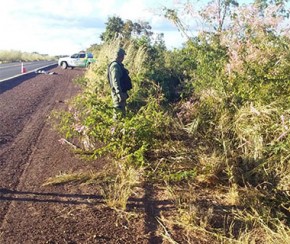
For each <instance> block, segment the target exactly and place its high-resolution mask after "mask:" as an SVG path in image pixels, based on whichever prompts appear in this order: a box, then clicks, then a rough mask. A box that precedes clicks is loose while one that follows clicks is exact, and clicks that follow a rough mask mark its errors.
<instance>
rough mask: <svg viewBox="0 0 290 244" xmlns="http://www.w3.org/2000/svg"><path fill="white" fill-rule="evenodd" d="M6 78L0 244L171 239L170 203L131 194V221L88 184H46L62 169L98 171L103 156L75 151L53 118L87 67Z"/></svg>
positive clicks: (2, 87) (0, 126)
mask: <svg viewBox="0 0 290 244" xmlns="http://www.w3.org/2000/svg"><path fill="white" fill-rule="evenodd" d="M51 71H53V72H55V74H54V75H46V74H37V75H35V76H34V77H31V78H30V79H27V78H26V79H23V78H17V79H14V80H12V81H10V83H8V84H7V83H2V84H1V83H0V243H3V244H4V243H5V244H9V243H13V244H15V243H50V244H52V243H71V244H72V243H165V242H164V241H163V240H162V238H161V237H160V236H159V235H158V234H157V232H158V223H157V222H156V219H155V217H156V216H158V214H159V212H160V211H161V210H162V209H165V208H167V207H170V203H169V202H166V201H164V202H162V201H153V200H151V198H153V193H152V192H151V191H150V187H149V186H147V187H146V190H144V197H140V198H137V197H136V198H135V199H133V198H132V199H130V201H129V204H130V206H132V207H134V213H135V215H136V216H137V217H135V218H132V219H130V221H126V218H121V217H120V215H119V214H118V213H117V212H116V211H114V210H111V209H109V208H108V207H106V206H105V204H104V203H103V200H102V197H101V196H100V195H99V194H98V192H97V191H96V188H94V187H93V186H88V185H74V184H68V185H62V186H43V183H44V182H45V180H46V179H48V178H49V177H53V176H55V175H58V174H60V173H61V172H79V171H81V170H85V169H87V168H90V169H93V170H97V169H98V168H100V167H102V164H103V162H102V160H99V161H95V162H92V163H89V164H88V163H85V162H83V161H82V160H81V159H79V158H77V157H76V156H75V155H74V154H73V152H72V151H71V150H70V148H69V146H68V145H62V144H60V143H59V142H58V140H59V139H60V138H61V137H60V135H59V134H58V133H56V132H55V131H54V130H53V129H52V128H51V125H50V123H49V122H48V120H47V118H48V117H49V115H50V113H51V111H52V110H53V109H59V108H66V103H65V101H66V100H67V99H69V98H71V97H72V96H74V95H76V94H77V93H78V92H79V90H80V89H79V88H78V87H77V85H75V84H74V83H73V82H72V79H73V78H75V77H77V76H78V75H82V74H83V72H84V70H82V69H74V70H62V69H60V68H59V67H57V68H54V69H52V70H51Z"/></svg>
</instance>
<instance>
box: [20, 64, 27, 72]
mask: <svg viewBox="0 0 290 244" xmlns="http://www.w3.org/2000/svg"><path fill="white" fill-rule="evenodd" d="M21 73H22V74H24V73H26V69H25V68H24V66H23V63H21Z"/></svg>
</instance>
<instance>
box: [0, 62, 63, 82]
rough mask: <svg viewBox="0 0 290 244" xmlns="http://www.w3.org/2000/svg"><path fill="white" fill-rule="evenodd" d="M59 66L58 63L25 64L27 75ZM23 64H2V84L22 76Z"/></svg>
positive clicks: (0, 68) (0, 79)
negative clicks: (51, 66) (52, 66)
mask: <svg viewBox="0 0 290 244" xmlns="http://www.w3.org/2000/svg"><path fill="white" fill-rule="evenodd" d="M54 64H57V61H33V62H23V67H24V68H25V69H26V73H28V72H33V71H35V70H38V69H41V68H44V67H47V66H50V65H54ZM21 65H22V64H21V62H15V63H7V64H0V82H1V81H3V80H6V79H9V78H11V77H15V76H18V75H21V74H22V73H21Z"/></svg>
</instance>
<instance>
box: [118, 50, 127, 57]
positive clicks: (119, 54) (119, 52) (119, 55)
mask: <svg viewBox="0 0 290 244" xmlns="http://www.w3.org/2000/svg"><path fill="white" fill-rule="evenodd" d="M125 55H126V52H125V50H124V49H123V48H119V49H118V50H117V57H121V56H125Z"/></svg>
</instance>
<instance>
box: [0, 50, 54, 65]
mask: <svg viewBox="0 0 290 244" xmlns="http://www.w3.org/2000/svg"><path fill="white" fill-rule="evenodd" d="M55 59H56V57H54V56H49V55H47V54H39V53H37V52H33V53H28V52H21V51H16V50H0V63H7V62H20V61H40V60H55Z"/></svg>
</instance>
